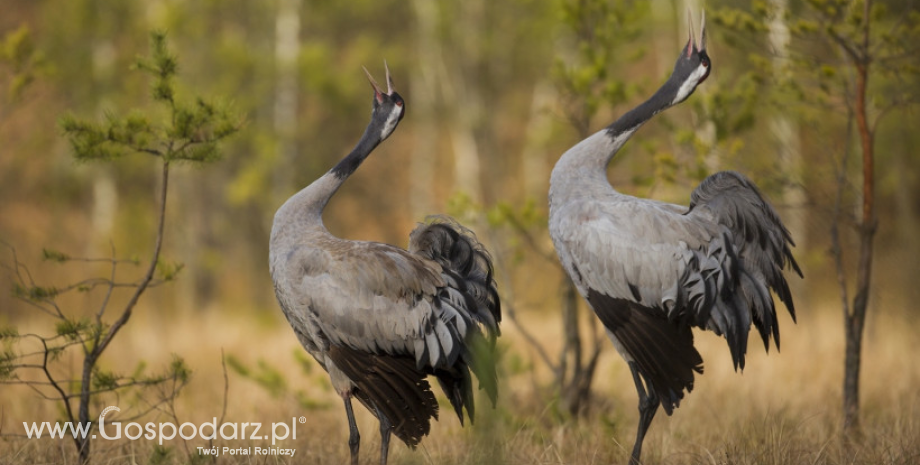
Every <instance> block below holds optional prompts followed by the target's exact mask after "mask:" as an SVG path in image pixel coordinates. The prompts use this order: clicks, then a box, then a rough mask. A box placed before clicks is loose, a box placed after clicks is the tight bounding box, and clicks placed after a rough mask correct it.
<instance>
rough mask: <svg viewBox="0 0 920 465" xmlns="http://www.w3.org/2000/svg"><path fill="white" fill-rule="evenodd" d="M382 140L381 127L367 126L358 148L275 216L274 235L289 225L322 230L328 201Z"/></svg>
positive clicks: (282, 207)
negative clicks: (324, 211) (320, 228)
mask: <svg viewBox="0 0 920 465" xmlns="http://www.w3.org/2000/svg"><path fill="white" fill-rule="evenodd" d="M381 141H383V139H382V138H381V132H380V130H379V128H378V125H377V124H375V122H374V121H371V123H370V124H368V126H367V129H365V131H364V135H363V136H361V139H360V140H359V141H358V143H357V144H356V145H355V148H354V149H352V151H351V152H350V153H349V154H348V155H347V156H345V158H343V159H342V160H341V161H339V162H338V163H337V164H336V165H335V166H334V167H333V168H332V169H331V170H329V171H328V172H326V174H324V175H322V176H321V177H319V178H318V179H317V180H315V181H313V182H312V183H310V185H309V186H307V187H304V188H303V189H301V190H300V192H297V193H296V194H294V195H293V196H291V198H289V199H288V200H287V201H286V202H284V204H283V205H281V208H279V209H278V211H277V212H276V213H275V219H274V223H273V225H272V230H273V232H272V235H273V236H274V235H275V231H276V230H280V229H282V228H283V227H285V226H287V225H296V226H297V227H298V228H306V227H322V225H323V218H322V216H323V209H325V208H326V204H327V203H329V199H331V198H332V196H333V195H334V194H335V193H336V191H338V190H339V187H341V186H342V184H343V183H344V182H345V180H346V179H348V177H349V176H351V174H352V173H354V172H355V170H357V169H358V167H359V166H361V163H362V162H364V160H365V159H366V158H367V157H368V156H369V155H370V154H371V152H372V151H374V149H375V148H376V147H377V146H378V145H379V144H380V142H381Z"/></svg>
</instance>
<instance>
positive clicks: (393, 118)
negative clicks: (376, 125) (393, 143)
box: [380, 105, 403, 140]
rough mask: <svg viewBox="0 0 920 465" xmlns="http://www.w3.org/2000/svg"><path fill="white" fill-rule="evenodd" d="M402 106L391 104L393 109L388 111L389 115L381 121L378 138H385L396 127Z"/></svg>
mask: <svg viewBox="0 0 920 465" xmlns="http://www.w3.org/2000/svg"><path fill="white" fill-rule="evenodd" d="M402 112H403V108H402V107H401V106H399V105H394V106H393V111H391V112H390V116H387V120H386V122H385V123H383V129H381V130H380V139H381V140H383V139H386V138H387V137H389V136H390V134H392V133H393V130H394V129H396V123H398V122H399V116H400V115H402Z"/></svg>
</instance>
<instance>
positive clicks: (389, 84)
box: [383, 60, 396, 95]
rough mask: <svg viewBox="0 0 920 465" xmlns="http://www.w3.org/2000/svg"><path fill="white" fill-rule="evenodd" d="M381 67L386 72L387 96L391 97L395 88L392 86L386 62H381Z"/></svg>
mask: <svg viewBox="0 0 920 465" xmlns="http://www.w3.org/2000/svg"><path fill="white" fill-rule="evenodd" d="M383 67H384V68H385V69H386V70H387V95H393V92H394V91H396V86H394V85H393V78H392V77H390V67H389V66H387V61H386V60H383Z"/></svg>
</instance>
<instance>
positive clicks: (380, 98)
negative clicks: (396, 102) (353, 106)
mask: <svg viewBox="0 0 920 465" xmlns="http://www.w3.org/2000/svg"><path fill="white" fill-rule="evenodd" d="M383 67H384V68H386V70H387V91H386V95H393V92H394V91H395V90H396V89H395V86H393V78H392V77H390V67H389V66H387V62H386V61H384V62H383ZM361 69H363V70H364V74H366V75H367V80H368V81H369V82H370V83H371V87H372V88H374V96H375V97H376V98H377V101H378V102H383V95H384V92H383V91H382V90H380V84H377V80H376V79H374V76H371V73H370V71H368V70H367V68H365V67H363V66H362V67H361Z"/></svg>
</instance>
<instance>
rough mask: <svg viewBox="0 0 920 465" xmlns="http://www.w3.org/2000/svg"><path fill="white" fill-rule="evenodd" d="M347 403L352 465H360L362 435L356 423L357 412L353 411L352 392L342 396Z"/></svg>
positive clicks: (346, 410)
mask: <svg viewBox="0 0 920 465" xmlns="http://www.w3.org/2000/svg"><path fill="white" fill-rule="evenodd" d="M342 400H344V401H345V414H346V415H348V448H349V449H351V465H358V449H359V448H360V447H361V434H359V433H358V424H357V423H355V412H354V411H353V410H352V409H351V392H347V391H346V392H345V393H344V394H342Z"/></svg>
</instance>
